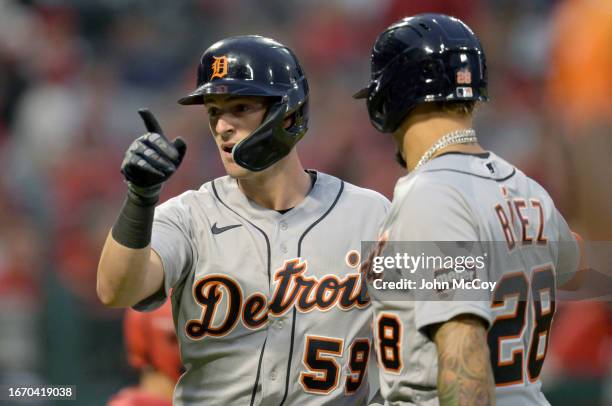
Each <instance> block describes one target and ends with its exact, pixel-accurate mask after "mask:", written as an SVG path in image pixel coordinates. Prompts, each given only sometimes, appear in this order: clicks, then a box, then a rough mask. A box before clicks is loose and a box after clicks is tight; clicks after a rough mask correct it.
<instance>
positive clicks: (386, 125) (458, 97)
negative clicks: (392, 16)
mask: <svg viewBox="0 0 612 406" xmlns="http://www.w3.org/2000/svg"><path fill="white" fill-rule="evenodd" d="M353 97H355V98H357V99H360V98H365V99H366V104H367V107H368V114H369V116H370V121H371V122H372V125H374V127H375V128H376V129H378V130H379V131H382V132H385V133H392V132H394V131H395V130H396V129H397V128H398V127H399V126H400V124H401V123H402V122H403V121H404V119H405V118H406V117H407V116H408V114H409V113H410V111H412V109H413V108H414V107H415V106H416V105H417V104H419V103H427V102H457V101H458V102H462V101H487V100H488V94H487V65H486V60H485V54H484V51H483V49H482V46H481V44H480V41H479V40H478V38H477V37H476V35H475V34H474V32H473V31H472V30H471V29H470V27H468V26H467V25H466V24H465V23H464V22H463V21H461V20H459V19H458V18H455V17H450V16H447V15H444V14H430V13H429V14H418V15H415V16H413V17H407V18H404V19H402V20H400V21H398V22H396V23H394V24H392V25H391V26H389V27H388V28H387V29H386V30H385V31H383V32H382V33H381V34H380V35H379V36H378V38H377V39H376V42H375V43H374V46H373V48H372V56H371V80H370V82H369V83H368V85H367V86H366V87H365V88H363V89H361V90H360V91H358V92H357V93H355V95H354V96H353Z"/></svg>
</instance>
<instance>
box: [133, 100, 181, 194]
mask: <svg viewBox="0 0 612 406" xmlns="http://www.w3.org/2000/svg"><path fill="white" fill-rule="evenodd" d="M138 114H140V116H141V117H142V120H143V121H144V124H145V127H146V128H147V131H148V133H146V134H144V135H142V136H140V137H138V138H137V139H136V140H135V141H134V142H133V143H132V144H131V145H130V147H129V148H128V150H127V151H126V153H125V158H124V159H123V162H122V163H121V173H123V176H124V177H125V179H126V181H127V185H128V199H130V200H131V201H132V202H134V203H136V204H137V205H139V206H153V205H155V203H157V201H158V200H159V194H160V191H161V188H162V185H163V183H164V182H165V181H167V180H168V179H169V178H170V176H172V174H173V173H174V172H175V171H176V170H177V168H178V167H179V165H180V164H181V162H182V161H183V157H184V156H185V152H186V151H187V145H186V144H185V142H184V141H183V140H182V139H181V138H180V137H177V138H175V139H174V141H172V142H171V141H169V140H168V139H167V138H166V136H165V135H164V132H163V131H162V129H161V127H160V125H159V123H158V122H157V120H156V119H155V117H154V116H153V114H152V113H151V112H150V111H149V110H147V109H141V110H139V111H138Z"/></svg>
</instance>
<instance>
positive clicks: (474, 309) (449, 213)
mask: <svg viewBox="0 0 612 406" xmlns="http://www.w3.org/2000/svg"><path fill="white" fill-rule="evenodd" d="M382 231H383V233H382V234H381V235H385V236H386V238H387V239H388V241H389V243H388V244H387V245H390V244H393V243H392V241H421V242H425V241H477V242H479V243H478V245H479V246H481V247H482V249H483V250H484V252H486V253H488V254H489V255H488V258H487V259H486V262H487V266H486V269H483V270H481V271H479V272H474V273H472V274H471V275H472V276H471V277H472V280H475V279H480V280H481V281H484V282H487V284H488V283H489V282H495V285H493V284H488V285H489V286H487V287H486V288H482V286H483V285H485V284H484V283H480V287H481V289H479V290H476V289H474V290H472V291H471V292H469V294H468V295H467V296H466V290H465V289H464V288H461V287H459V286H455V285H451V288H450V289H448V290H444V289H441V290H442V291H443V294H442V293H441V294H440V295H441V297H442V295H443V297H444V298H445V300H420V299H419V297H418V295H417V291H418V289H419V287H418V286H416V285H415V286H416V288H415V289H414V290H410V289H406V290H404V291H403V292H402V294H403V295H404V296H403V297H402V298H399V299H401V300H388V298H389V291H388V290H387V291H383V290H382V289H381V290H377V289H374V288H373V287H372V286H370V285H368V290H369V293H370V297H371V298H372V302H373V308H374V313H375V328H374V330H375V342H376V351H377V355H378V357H379V365H380V377H381V393H382V395H383V397H384V398H385V404H388V405H400V404H402V405H411V404H418V405H437V404H438V400H437V394H436V383H437V372H438V371H437V352H436V346H435V344H434V343H433V342H432V340H431V339H430V337H429V336H428V335H427V332H426V329H427V327H428V326H431V325H433V324H436V323H440V322H444V321H447V320H449V319H451V318H452V317H454V316H457V315H459V314H474V315H477V316H479V317H481V318H482V319H484V320H486V321H487V322H488V323H489V326H490V329H489V340H488V341H489V347H490V352H491V362H492V368H493V371H494V375H495V380H496V386H497V391H496V392H497V404H498V405H547V404H548V402H547V401H546V399H545V397H544V396H543V394H542V393H541V390H540V386H541V385H540V381H539V379H538V377H539V374H540V371H541V368H542V365H543V363H544V358H545V356H546V350H547V346H548V335H549V332H550V326H551V322H552V317H553V314H554V311H555V300H554V298H555V288H556V284H558V283H559V281H560V280H561V279H567V278H568V276H569V275H571V273H572V272H574V271H575V269H576V267H577V264H578V259H579V250H578V247H577V244H576V242H575V240H574V237H573V235H572V234H571V231H570V229H569V227H568V225H567V224H566V222H565V220H564V219H563V217H562V216H561V215H560V214H559V212H558V211H557V209H556V208H555V206H554V204H553V202H552V200H551V198H550V196H549V195H548V194H547V192H546V191H545V190H544V189H543V188H542V187H541V186H540V185H538V184H537V183H536V182H535V181H533V180H532V179H530V178H528V177H527V176H526V175H525V174H524V173H522V172H521V171H519V170H517V169H516V168H515V167H513V166H512V165H510V164H508V163H507V162H506V161H504V160H503V159H501V158H499V157H497V156H496V155H494V154H493V153H490V152H487V153H483V154H460V153H448V154H443V155H441V156H439V157H437V158H435V159H433V160H432V161H430V162H429V163H427V164H426V165H424V166H423V167H421V168H420V169H419V170H417V171H414V172H412V173H410V174H409V175H407V176H405V177H403V178H401V179H400V180H399V181H398V182H397V185H396V188H395V192H394V199H393V203H392V207H391V211H390V213H389V216H388V217H387V219H386V221H385V224H384V225H383V228H382ZM379 244H380V243H379ZM474 275H476V277H474ZM466 276H467V274H466ZM434 277H436V276H434ZM555 281H556V282H555ZM379 287H380V285H379ZM445 289H446V288H445ZM462 295H463V296H462ZM430 298H433V297H430ZM466 298H467V299H466ZM396 299H398V298H396Z"/></svg>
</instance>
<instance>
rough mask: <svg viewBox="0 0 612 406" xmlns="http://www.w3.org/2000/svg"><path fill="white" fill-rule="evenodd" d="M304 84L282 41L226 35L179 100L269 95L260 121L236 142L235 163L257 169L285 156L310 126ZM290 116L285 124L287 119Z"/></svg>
mask: <svg viewBox="0 0 612 406" xmlns="http://www.w3.org/2000/svg"><path fill="white" fill-rule="evenodd" d="M308 92H309V89H308V82H307V80H306V76H305V75H304V72H303V70H302V68H301V66H300V64H299V62H298V60H297V58H296V57H295V55H294V54H293V52H292V51H291V50H290V49H289V48H287V47H285V46H284V45H282V44H280V43H278V42H276V41H274V40H272V39H269V38H264V37H259V36H255V35H247V36H238V37H230V38H227V39H224V40H221V41H219V42H217V43H215V44H213V45H212V46H211V47H210V48H208V49H207V50H206V51H205V52H204V54H203V55H202V59H201V61H200V65H199V67H198V83H197V89H196V90H195V91H194V92H192V93H191V94H189V95H187V96H186V97H183V98H182V99H180V100H179V103H180V104H186V105H190V104H204V102H205V99H206V98H207V96H212V95H230V96H259V97H268V98H270V100H271V102H272V103H271V105H270V107H269V108H268V111H267V113H266V116H265V117H264V119H263V121H262V124H261V125H260V126H259V127H258V128H257V129H255V131H253V133H252V134H250V135H249V136H248V137H247V138H246V139H244V140H242V141H241V142H240V143H238V144H236V145H235V146H234V149H233V151H232V154H233V157H234V160H235V162H236V163H237V164H238V165H240V166H242V167H244V168H246V169H249V170H251V171H261V170H264V169H266V168H268V167H269V166H271V165H273V164H274V163H276V162H278V161H279V160H281V159H282V158H283V157H285V156H286V155H287V154H289V152H290V151H291V149H292V148H293V147H294V146H295V144H296V143H297V142H298V141H299V140H300V139H301V138H302V137H303V136H304V134H305V133H306V130H307V128H308ZM287 118H290V119H291V125H290V126H289V128H284V122H285V119H287Z"/></svg>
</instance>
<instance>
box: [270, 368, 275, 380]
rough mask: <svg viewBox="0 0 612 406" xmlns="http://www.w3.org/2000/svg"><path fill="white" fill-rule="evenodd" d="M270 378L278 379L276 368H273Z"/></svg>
mask: <svg viewBox="0 0 612 406" xmlns="http://www.w3.org/2000/svg"><path fill="white" fill-rule="evenodd" d="M270 379H271V380H273V381H274V380H276V370H275V369H273V370H272V372H270Z"/></svg>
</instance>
